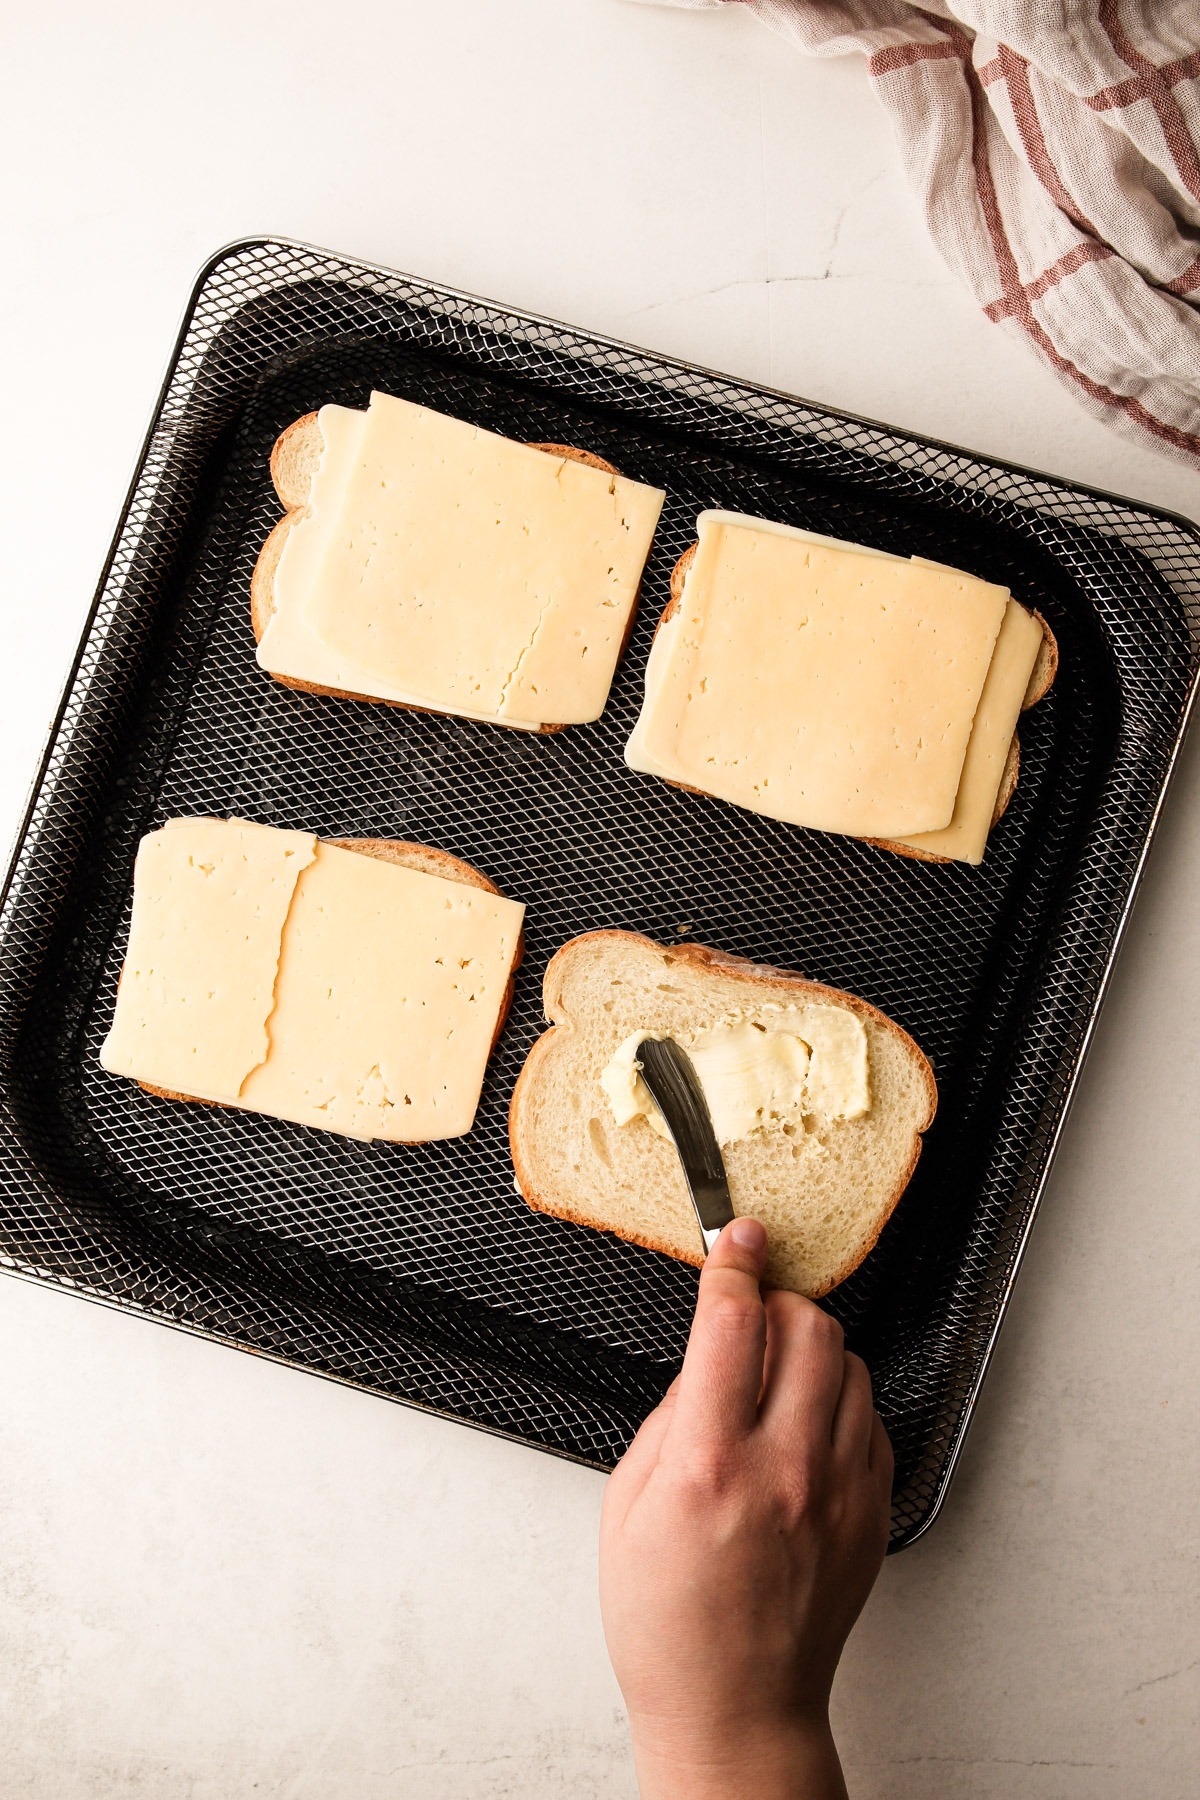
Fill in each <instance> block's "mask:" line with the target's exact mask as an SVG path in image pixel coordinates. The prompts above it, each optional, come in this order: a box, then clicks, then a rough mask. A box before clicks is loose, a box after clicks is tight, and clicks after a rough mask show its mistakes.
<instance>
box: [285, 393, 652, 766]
mask: <svg viewBox="0 0 1200 1800" xmlns="http://www.w3.org/2000/svg"><path fill="white" fill-rule="evenodd" d="M529 447H530V449H531V450H544V451H546V452H547V453H548V454H549V455H551V456H565V457H569V458H570V459H571V460H572V461H574V462H581V463H586V464H587V466H588V467H589V468H590V469H601V470H603V471H604V473H605V474H606V475H615V474H616V473H617V471H616V469H615V468H614V467H613V465H612V463H610V462H606V461H605V460H604V458H603V457H602V456H596V455H595V454H594V453H593V452H592V451H591V450H579V449H576V448H575V447H574V446H573V445H570V444H531V445H530V446H529ZM321 449H322V440H321V425H320V418H319V415H318V414H317V413H315V412H311V413H305V414H304V416H303V418H300V419H297V420H295V422H294V423H293V424H291V425H289V426H288V427H287V429H286V430H285V431H282V432H281V433H280V434H279V436H278V437H277V438H276V440H275V443H274V446H273V448H272V450H271V480H272V482H273V483H274V487H275V492H276V494H277V495H278V497H279V501H280V504H281V505H282V506H283V507H284V508H285V512H284V516H283V518H282V519H280V520H279V521H278V522H277V523H276V524H275V525H274V526H273V527H272V528H271V531H270V533H269V534H268V536H267V538H266V541H265V542H264V544H263V547H262V549H261V550H260V551H259V553H258V560H257V561H256V562H255V565H254V570H253V573H252V574H251V577H250V622H251V625H252V627H253V630H254V640H255V642H256V643H261V642H262V636H263V632H264V631H265V630H266V628H267V621H268V620H269V619H270V617H271V615H272V613H273V612H274V611H275V572H276V570H277V569H278V567H279V559H280V557H281V556H282V554H283V546H284V544H285V543H286V542H287V537H288V533H289V532H290V531H291V529H292V526H293V525H294V524H295V523H296V521H297V520H298V519H301V518H303V516H304V513H305V509H306V507H307V506H308V496H309V490H310V488H311V486H312V480H313V476H314V475H315V473H316V470H317V465H318V463H319V462H320V460H321ZM640 594H641V590H640V588H639V590H638V595H637V596H636V597H635V599H634V603H633V605H632V607H631V608H630V610H629V620H628V623H627V625H626V628H625V635H624V637H623V639H622V641H621V648H620V651H619V652H618V655H617V661H618V663H619V662H620V659H621V657H622V656H623V655H624V654H625V647H626V645H627V644H628V642H629V634H630V632H631V631H632V630H633V626H634V621H635V619H636V618H637V609H638V600H639V599H640ZM271 679H272V680H273V681H277V682H279V684H280V686H281V687H288V688H294V689H296V690H297V691H298V692H299V693H303V694H322V695H326V696H328V697H330V698H332V699H340V700H363V701H366V702H367V703H369V704H370V705H372V706H393V707H396V708H398V709H399V710H400V711H401V712H429V713H434V715H435V717H440V718H446V717H449V716H453V715H448V714H445V713H440V714H439V713H436V711H435V709H434V708H433V707H428V706H413V705H411V704H409V703H408V702H406V701H403V700H380V699H377V698H376V697H375V696H374V695H373V694H356V693H351V692H350V691H349V690H348V689H345V688H331V687H319V686H317V685H315V684H314V683H313V682H310V681H296V680H294V679H293V678H292V677H291V676H289V675H275V674H272V676H271ZM494 722H495V723H496V724H499V725H504V724H507V723H508V721H506V720H504V719H498V720H496V721H494ZM511 729H528V728H527V727H511ZM566 729H567V728H566V726H565V725H539V726H538V727H537V732H539V733H546V732H553V731H565V730H566Z"/></svg>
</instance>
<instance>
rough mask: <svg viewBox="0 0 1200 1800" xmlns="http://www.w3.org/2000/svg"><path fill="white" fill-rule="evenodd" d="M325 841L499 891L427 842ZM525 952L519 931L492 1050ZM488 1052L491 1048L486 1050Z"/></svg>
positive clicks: (196, 1101) (161, 1093) (162, 1094)
mask: <svg viewBox="0 0 1200 1800" xmlns="http://www.w3.org/2000/svg"><path fill="white" fill-rule="evenodd" d="M326 842H327V843H331V844H337V845H338V846H339V847H340V848H341V849H343V850H354V851H356V852H357V853H358V854H359V855H361V856H376V857H378V858H379V860H380V861H381V862H392V863H399V864H401V865H402V866H403V867H405V868H409V869H416V870H418V871H419V873H420V874H422V875H438V876H440V877H441V879H442V880H443V881H457V882H461V883H462V885H463V886H464V887H476V888H482V889H483V890H484V892H485V893H489V894H500V889H499V888H498V887H497V886H496V884H495V882H494V881H490V880H489V879H488V877H487V876H486V875H484V874H482V873H481V872H480V871H479V870H478V869H476V868H473V867H472V866H471V864H470V863H468V862H463V861H462V859H461V857H457V856H451V855H450V854H449V852H448V851H446V850H434V849H431V848H430V846H429V845H427V844H410V843H405V842H404V841H403V840H401V839H399V838H328V839H326ZM501 897H503V896H501ZM524 954H525V933H524V931H522V932H521V933H520V935H519V936H518V938H517V946H516V951H515V954H514V956H513V961H512V968H511V969H510V971H509V977H508V986H507V987H506V988H505V990H504V998H503V1000H502V1001H501V1003H500V1011H499V1013H498V1014H497V1017H496V1029H495V1031H494V1032H493V1034H492V1043H491V1049H492V1050H494V1049H495V1047H496V1044H497V1042H498V1041H499V1038H500V1033H501V1032H502V1031H503V1030H504V1026H505V1021H506V1020H507V1018H508V1014H509V1009H510V1008H511V1006H512V998H513V990H514V988H515V986H516V976H517V970H518V968H519V967H520V965H521V959H522V957H523V956H524ZM119 985H120V984H119V983H118V986H119ZM490 1054H491V1051H489V1055H490ZM138 1086H139V1087H140V1088H144V1089H145V1091H146V1093H148V1094H156V1095H157V1096H158V1098H159V1099H160V1100H184V1101H187V1102H188V1103H189V1104H190V1105H192V1106H220V1105H221V1104H222V1102H221V1101H219V1100H202V1099H200V1098H198V1097H197V1096H196V1095H195V1094H181V1093H177V1092H175V1091H174V1090H173V1089H171V1088H161V1087H155V1086H154V1085H153V1083H151V1082H149V1081H139V1082H138ZM226 1110H230V1109H226Z"/></svg>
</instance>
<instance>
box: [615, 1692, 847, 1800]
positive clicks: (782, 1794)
mask: <svg viewBox="0 0 1200 1800" xmlns="http://www.w3.org/2000/svg"><path fill="white" fill-rule="evenodd" d="M630 1732H631V1735H632V1739H633V1755H634V1764H635V1766H636V1769H637V1776H638V1788H639V1792H640V1794H641V1800H846V1786H845V1782H844V1781H843V1779H842V1766H841V1763H840V1762H839V1760H838V1754H837V1749H836V1746H835V1745H834V1741H833V1733H832V1731H831V1730H830V1727H829V1719H828V1715H827V1714H825V1713H821V1714H819V1715H794V1716H790V1717H787V1718H783V1719H758V1718H753V1717H750V1718H745V1719H738V1720H729V1721H721V1722H717V1723H710V1724H709V1725H708V1726H706V1727H704V1728H702V1729H697V1728H696V1727H695V1724H694V1722H692V1723H691V1728H690V1729H689V1728H688V1727H687V1726H685V1725H684V1724H683V1723H682V1722H680V1723H674V1722H673V1723H671V1724H669V1725H664V1724H663V1722H662V1721H660V1720H638V1719H636V1718H633V1717H631V1718H630Z"/></svg>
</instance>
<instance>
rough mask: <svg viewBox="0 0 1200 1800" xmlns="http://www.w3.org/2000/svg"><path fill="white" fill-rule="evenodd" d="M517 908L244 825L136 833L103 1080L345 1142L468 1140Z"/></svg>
mask: <svg viewBox="0 0 1200 1800" xmlns="http://www.w3.org/2000/svg"><path fill="white" fill-rule="evenodd" d="M524 910H525V909H524V907H523V906H521V905H519V904H518V903H517V902H515V901H512V900H507V899H504V898H503V897H502V896H500V895H498V894H494V893H491V892H489V891H487V890H485V889H482V888H477V887H473V886H467V885H465V884H464V883H461V882H457V881H452V880H446V879H444V878H442V877H441V876H437V875H432V874H427V873H425V872H424V871H422V870H418V869H415V868H410V867H407V866H403V865H400V864H397V863H393V862H388V861H384V860H381V859H379V858H376V857H373V856H370V855H364V854H362V853H361V852H358V851H355V850H349V849H344V848H341V847H339V846H338V845H336V844H329V843H323V842H321V841H320V840H319V839H317V838H315V837H313V836H312V835H311V834H309V833H307V832H293V831H277V830H274V829H273V828H271V827H269V826H265V825H252V824H248V823H246V822H245V821H243V820H222V819H181V820H174V821H172V822H171V823H170V824H169V825H167V826H165V827H164V828H163V829H162V830H161V831H156V832H152V833H151V834H150V835H149V836H148V837H146V838H144V839H143V840H142V844H141V847H140V848H139V851H138V858H137V864H136V867H135V875H134V899H133V917H132V923H131V927H130V937H129V948H128V951H127V954H126V960H125V967H124V970H123V971H122V977H121V983H120V987H119V989H118V993H117V1008H116V1013H115V1016H114V1019H113V1024H112V1029H111V1030H110V1032H109V1035H108V1038H107V1040H106V1042H105V1044H104V1047H103V1049H102V1051H101V1054H100V1060H101V1063H102V1064H103V1066H104V1067H105V1068H106V1069H108V1070H109V1071H110V1072H111V1073H113V1074H119V1075H127V1076H131V1077H132V1078H133V1079H134V1080H137V1081H142V1082H146V1083H149V1084H150V1085H152V1086H155V1087H160V1088H165V1089H168V1090H170V1091H173V1092H175V1093H179V1094H182V1095H185V1096H187V1097H189V1098H193V1099H197V1100H212V1101H218V1102H220V1103H221V1104H223V1105H226V1106H236V1107H240V1108H243V1109H245V1110H248V1111H253V1112H260V1113H266V1114H268V1115H270V1116H272V1117H274V1118H279V1119H288V1120H291V1121H293V1122H295V1123H297V1124H302V1125H313V1126H317V1127H320V1128H322V1129H324V1130H327V1131H335V1132H340V1133H342V1134H343V1135H345V1136H348V1137H356V1138H363V1139H373V1138H384V1139H388V1140H391V1141H393V1142H414V1143H423V1142H428V1141H430V1140H432V1139H436V1138H448V1137H458V1136H461V1135H462V1134H463V1133H464V1132H466V1131H469V1130H470V1128H471V1125H472V1123H473V1121H474V1117H475V1111H476V1108H477V1106H478V1103H479V1094H480V1089H481V1087H482V1083H483V1077H484V1071H485V1069H486V1066H487V1060H488V1056H489V1054H490V1051H491V1047H492V1042H493V1039H494V1037H495V1034H496V1027H497V1023H498V1021H499V1019H500V1016H501V1011H502V1008H503V1005H504V1001H505V997H506V993H507V988H508V983H509V979H510V976H511V972H512V967H513V963H514V960H515V958H516V954H517V948H518V942H519V938H520V932H521V922H522V918H523V915H524Z"/></svg>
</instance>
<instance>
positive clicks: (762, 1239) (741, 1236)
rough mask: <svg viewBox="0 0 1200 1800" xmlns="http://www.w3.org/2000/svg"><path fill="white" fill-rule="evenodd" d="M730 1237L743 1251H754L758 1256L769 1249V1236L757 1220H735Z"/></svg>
mask: <svg viewBox="0 0 1200 1800" xmlns="http://www.w3.org/2000/svg"><path fill="white" fill-rule="evenodd" d="M729 1235H730V1237H731V1238H732V1239H733V1241H734V1243H735V1244H736V1245H737V1246H738V1247H739V1249H741V1250H752V1251H753V1252H754V1254H755V1256H757V1255H758V1254H759V1253H760V1251H763V1250H765V1249H766V1247H767V1234H766V1232H765V1231H764V1229H763V1227H762V1226H761V1225H760V1224H759V1222H758V1220H757V1219H735V1220H734V1221H733V1224H732V1225H731V1226H730V1227H729Z"/></svg>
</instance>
